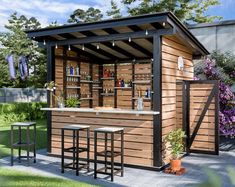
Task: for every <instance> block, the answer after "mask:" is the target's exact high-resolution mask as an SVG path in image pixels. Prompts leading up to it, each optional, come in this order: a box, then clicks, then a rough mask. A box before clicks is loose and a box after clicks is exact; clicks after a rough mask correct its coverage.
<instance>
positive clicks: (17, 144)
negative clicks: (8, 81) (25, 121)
mask: <svg viewBox="0 0 235 187" xmlns="http://www.w3.org/2000/svg"><path fill="white" fill-rule="evenodd" d="M31 126H33V127H34V133H33V142H30V127H31ZM14 127H18V133H19V134H18V142H15V143H14ZM24 127H26V143H23V142H22V128H24ZM22 147H27V156H21V148H22ZM31 147H33V156H30V155H29V152H30V148H31ZM15 148H18V162H19V163H20V162H21V158H27V164H28V166H29V162H30V159H34V163H36V123H33V124H31V125H22V126H21V125H14V124H13V125H11V166H13V164H14V149H15Z"/></svg>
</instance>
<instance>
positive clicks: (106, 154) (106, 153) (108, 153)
mask: <svg viewBox="0 0 235 187" xmlns="http://www.w3.org/2000/svg"><path fill="white" fill-rule="evenodd" d="M98 133H104V134H105V150H104V151H102V152H98V151H97V139H98V138H97V137H98ZM108 134H111V139H110V141H111V151H108V150H107V142H108ZM114 134H120V135H121V152H115V151H114ZM98 156H104V158H105V161H104V165H105V166H104V167H103V168H100V169H97V163H98V160H97V157H98ZM117 156H121V167H120V168H119V167H114V166H115V162H114V158H115V157H117ZM108 157H111V162H110V163H109V162H108V161H107V158H108ZM108 164H109V165H111V167H109V166H108ZM119 165H120V164H119ZM107 169H111V173H109V172H107ZM102 170H105V171H102ZM114 170H116V171H114ZM98 173H99V174H106V175H110V176H111V181H113V179H114V175H115V174H117V173H121V176H122V177H123V174H124V130H121V131H116V132H106V131H103V132H102V131H94V178H95V179H96V178H97V174H98Z"/></svg>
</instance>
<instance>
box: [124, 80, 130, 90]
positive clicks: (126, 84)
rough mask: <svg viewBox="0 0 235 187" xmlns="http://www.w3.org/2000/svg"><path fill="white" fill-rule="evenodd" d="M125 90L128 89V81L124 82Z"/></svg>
mask: <svg viewBox="0 0 235 187" xmlns="http://www.w3.org/2000/svg"><path fill="white" fill-rule="evenodd" d="M124 85H125V88H128V87H129V81H128V80H125V84H124Z"/></svg>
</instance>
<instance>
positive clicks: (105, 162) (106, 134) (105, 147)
mask: <svg viewBox="0 0 235 187" xmlns="http://www.w3.org/2000/svg"><path fill="white" fill-rule="evenodd" d="M104 134H105V140H104V141H105V143H104V151H105V154H104V159H105V161H104V164H105V166H104V167H105V172H107V141H108V140H107V139H108V138H107V136H108V133H106V132H105V133H104Z"/></svg>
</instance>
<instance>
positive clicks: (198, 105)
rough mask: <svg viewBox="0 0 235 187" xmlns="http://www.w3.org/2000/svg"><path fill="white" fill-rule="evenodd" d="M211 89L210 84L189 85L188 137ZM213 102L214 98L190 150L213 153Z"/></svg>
mask: <svg viewBox="0 0 235 187" xmlns="http://www.w3.org/2000/svg"><path fill="white" fill-rule="evenodd" d="M212 88H213V85H212V84H191V85H190V135H192V133H193V131H194V129H195V126H196V123H197V121H198V119H199V117H200V115H201V113H202V110H203V108H204V106H205V104H206V101H207V99H208V97H209V95H210V93H211V90H212ZM214 110H215V102H214V98H213V100H212V102H211V104H210V106H209V109H208V111H207V112H206V114H205V116H204V118H203V121H202V124H201V126H200V128H199V130H198V133H197V135H196V137H195V140H194V141H193V144H192V146H191V149H193V150H205V151H215V111H214Z"/></svg>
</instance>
